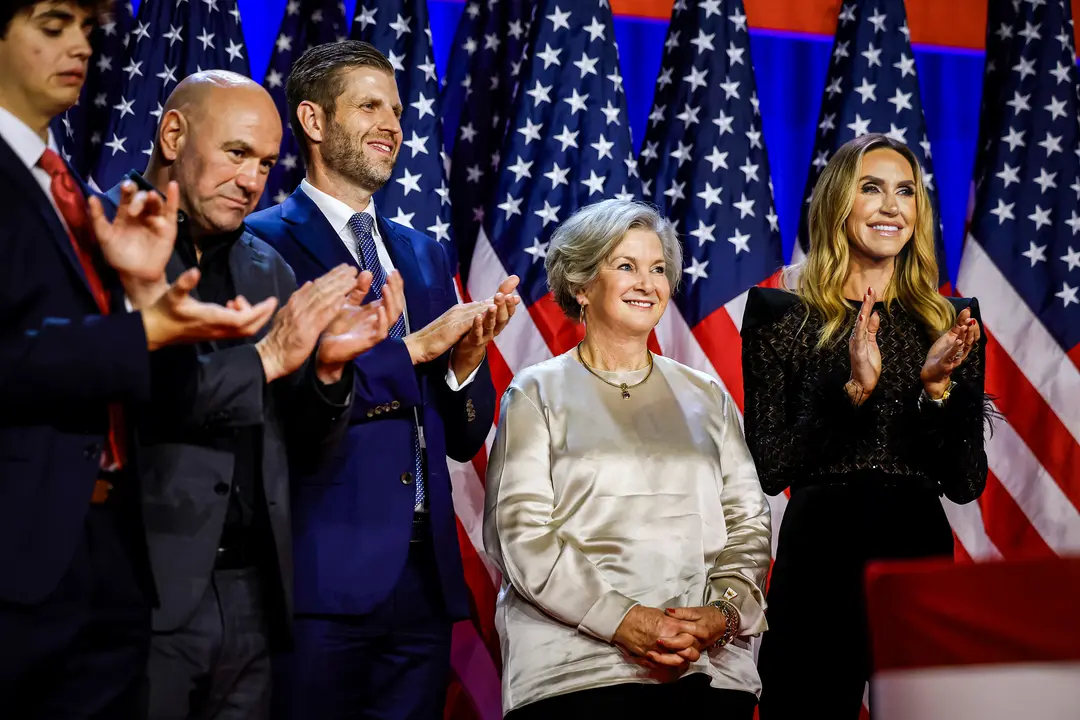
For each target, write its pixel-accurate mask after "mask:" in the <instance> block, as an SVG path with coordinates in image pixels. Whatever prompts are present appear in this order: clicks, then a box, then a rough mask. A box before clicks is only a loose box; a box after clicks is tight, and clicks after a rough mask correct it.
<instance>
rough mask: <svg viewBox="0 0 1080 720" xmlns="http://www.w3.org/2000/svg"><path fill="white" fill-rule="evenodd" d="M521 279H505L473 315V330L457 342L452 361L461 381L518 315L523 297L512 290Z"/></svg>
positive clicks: (515, 277) (471, 328) (514, 277)
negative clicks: (490, 344) (517, 310)
mask: <svg viewBox="0 0 1080 720" xmlns="http://www.w3.org/2000/svg"><path fill="white" fill-rule="evenodd" d="M519 282H520V278H518V276H517V275H511V276H510V277H508V278H506V279H505V280H503V281H502V284H501V285H499V289H498V290H497V291H496V293H495V295H494V296H493V297H491V298H488V299H487V300H485V301H484V307H483V311H482V312H479V313H477V315H476V317H474V318H473V322H472V326H471V327H470V328H469V331H468V332H467V333H465V335H464V336H463V337H462V338H461V339H460V340H458V342H457V344H456V345H455V346H454V354H453V356H452V358H451V362H452V367H453V370H454V374H455V375H456V376H457V378H458V381H459V382H460V381H462V380H464V379H465V378H467V377H468V376H469V374H470V373H471V372H472V371H473V370H475V369H476V366H477V365H479V364H480V363H481V361H483V359H484V353H485V352H487V345H488V343H490V342H491V341H492V340H494V339H495V338H496V337H498V336H499V333H501V332H502V331H503V328H505V327H506V324H507V323H509V322H510V318H512V317H514V311H515V310H516V309H517V306H518V304H519V303H520V302H521V298H520V297H519V296H517V295H511V293H512V292H514V290H515V289H516V288H517V286H518V283H519Z"/></svg>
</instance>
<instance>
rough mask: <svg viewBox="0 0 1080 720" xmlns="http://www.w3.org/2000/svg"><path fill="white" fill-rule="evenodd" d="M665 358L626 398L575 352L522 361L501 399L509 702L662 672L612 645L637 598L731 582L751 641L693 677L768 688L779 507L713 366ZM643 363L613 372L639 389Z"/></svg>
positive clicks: (489, 520) (696, 593)
mask: <svg viewBox="0 0 1080 720" xmlns="http://www.w3.org/2000/svg"><path fill="white" fill-rule="evenodd" d="M654 362H655V369H654V371H653V374H652V376H651V377H649V379H648V380H646V381H645V382H644V383H643V384H641V385H639V386H637V387H635V388H632V389H631V390H630V395H631V396H630V398H628V399H624V398H623V397H622V394H621V393H620V391H619V389H618V388H615V387H611V386H610V385H607V384H605V383H603V382H601V381H600V380H599V379H597V378H596V377H594V376H593V375H591V374H590V373H589V371H588V370H587V369H586V368H585V367H584V366H582V365H581V363H580V362H579V361H578V357H577V353H576V351H571V352H569V353H566V354H564V355H560V356H559V357H555V358H552V359H551V360H548V361H545V362H543V363H540V364H538V365H534V366H533V367H530V368H527V369H525V370H522V371H521V372H519V373H518V374H517V375H516V376H515V377H514V380H513V382H512V383H511V385H510V387H509V388H508V389H507V391H506V394H505V395H504V396H503V400H502V405H501V412H500V417H499V426H498V431H497V433H496V436H495V444H494V447H493V449H492V453H491V457H490V460H489V463H488V473H487V496H486V503H485V511H484V546H485V548H486V549H487V552H488V553H489V554H490V555H491V557H492V558H493V559H494V561H495V562H496V563H497V565H498V566H499V568H500V569H501V570H502V573H503V583H502V588H501V591H500V593H499V600H498V607H497V611H496V625H497V627H498V630H499V635H500V637H501V640H502V655H503V665H504V671H503V710H504V712H508V711H510V710H512V709H514V708H516V707H520V706H521V705H524V704H526V703H530V702H533V701H535V700H539V699H541V698H544V697H548V696H551V695H559V694H563V693H569V692H574V691H578V690H587V689H589V688H595V687H601V686H606V685H614V684H618V683H627V682H640V683H650V682H659V680H657V679H656V678H655V677H652V676H650V672H649V670H647V669H645V668H643V667H641V666H639V665H636V664H634V663H632V662H630V661H629V660H627V659H626V658H625V657H624V656H623V654H622V652H621V651H620V650H619V649H618V648H617V647H615V646H614V645H612V644H611V638H612V636H613V635H614V633H615V630H616V629H617V628H618V626H619V623H621V622H622V619H623V617H624V616H625V615H626V613H627V612H629V610H630V608H632V607H633V606H634V605H636V604H639V603H641V604H644V605H648V606H652V607H659V608H665V607H676V606H699V605H703V604H706V603H708V602H711V601H713V600H717V599H720V598H721V597H723V596H724V595H725V593H727V595H728V596H730V595H731V593H732V592H734V593H735V596H734V598H733V599H732V600H731V602H733V603H734V604H735V605H736V606H737V607H738V608H739V612H740V614H741V618H740V620H741V622H740V627H741V630H740V638H739V639H737V640H736V641H735V642H733V643H732V644H729V645H727V646H725V647H723V648H721V649H719V650H710V651H709V652H708V654H703V655H702V657H701V659H700V660H699V661H698V662H696V663H694V664H693V665H692V666H691V667H690V669H689V670H688V673H705V674H707V675H709V676H710V677H711V678H712V685H713V686H714V687H718V688H729V689H736V690H746V691H749V692H754V693H757V692H758V691H759V690H760V681H759V679H758V674H757V669H756V667H755V665H754V659H753V655H752V653H751V650H750V646H749V643H748V642H746V640H747V638H748V637H750V636H753V635H757V634H759V633H761V632H762V631H763V630H765V628H766V624H765V617H764V606H765V601H764V597H763V594H762V590H761V588H762V587H763V585H764V582H765V576H766V573H767V571H768V567H769V557H770V555H769V550H770V520H769V507H768V504H767V503H766V500H765V496H764V494H763V493H762V491H761V487H760V485H759V484H758V477H757V472H756V471H755V469H754V462H753V460H752V459H751V458H750V453H749V452H748V450H747V448H746V442H745V441H744V440H743V435H742V430H741V428H740V426H739V420H738V415H737V413H736V409H735V404H734V402H733V401H732V399H731V397H730V396H729V395H728V394H727V393H726V392H724V391H723V389H722V388H721V387H720V385H719V384H718V383H717V382H716V381H715V380H713V379H712V378H710V377H709V376H707V375H705V374H703V373H699V372H697V371H695V370H692V369H690V368H688V367H686V366H685V365H681V364H679V363H677V362H675V361H674V360H670V359H668V358H664V357H659V356H657V357H655V359H654ZM646 373H647V370H641V371H635V372H628V373H602V374H603V375H604V377H606V378H607V379H609V380H611V381H612V382H616V383H619V382H626V383H627V384H629V385H633V384H634V383H636V382H638V381H639V380H641V379H642V378H643V377H644V376H645V374H646ZM729 590H730V592H729Z"/></svg>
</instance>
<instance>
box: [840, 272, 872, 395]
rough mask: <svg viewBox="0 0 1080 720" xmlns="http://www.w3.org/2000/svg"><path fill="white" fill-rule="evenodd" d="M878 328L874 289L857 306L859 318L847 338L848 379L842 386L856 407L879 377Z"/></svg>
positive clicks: (868, 393) (869, 289)
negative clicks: (849, 372)
mask: <svg viewBox="0 0 1080 720" xmlns="http://www.w3.org/2000/svg"><path fill="white" fill-rule="evenodd" d="M879 327H881V318H879V317H878V314H877V311H876V310H874V288H867V290H866V294H865V295H863V302H862V305H861V306H860V307H859V317H858V319H857V320H856V321H855V327H854V328H852V330H851V335H850V336H849V337H848V353H849V355H850V356H851V379H849V380H848V381H847V383H846V384H845V385H844V390H845V391H846V392H847V394H848V397H849V398H851V402H852V403H854V404H855V405H862V404H863V403H864V402H866V400H867V398H869V397H870V393H872V392H873V391H874V388H875V387H877V383H878V378H880V377H881V348H879V347H878V344H877V332H878V328H879Z"/></svg>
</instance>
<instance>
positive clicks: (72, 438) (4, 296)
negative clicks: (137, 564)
mask: <svg viewBox="0 0 1080 720" xmlns="http://www.w3.org/2000/svg"><path fill="white" fill-rule="evenodd" d="M0 186H2V187H3V188H4V192H3V193H0V217H3V218H4V222H3V223H0V601H6V602H17V603H26V604H34V603H38V602H41V601H42V600H44V599H45V598H46V597H47V596H48V595H49V593H51V592H52V591H53V589H54V588H55V587H56V585H57V583H58V582H59V581H60V578H61V577H62V576H63V575H64V573H65V572H66V570H67V569H68V566H69V565H70V563H71V559H72V556H73V554H74V552H75V548H76V546H77V545H78V543H79V541H80V538H81V537H82V533H83V526H84V521H85V518H86V513H87V510H88V508H89V507H90V496H91V494H92V493H93V489H94V479H95V478H96V477H97V473H98V467H99V463H100V458H101V450H102V445H103V443H104V442H105V435H106V433H107V431H108V425H109V421H108V405H109V403H111V402H116V401H120V402H127V401H137V400H145V399H146V398H147V397H148V396H149V393H150V361H149V353H148V351H147V347H146V334H145V332H144V330H143V324H142V316H141V315H140V314H138V313H127V312H123V306H122V298H123V296H122V294H121V293H122V291H121V289H120V288H119V286H118V284H117V283H116V280H115V277H112V276H110V275H108V274H106V275H105V276H103V281H104V282H105V283H106V286H107V287H110V288H111V289H112V290H113V300H114V307H118V308H119V311H118V312H114V313H113V314H111V315H109V316H105V317H103V316H101V315H100V314H99V311H98V307H97V305H96V304H95V303H94V298H93V295H92V294H91V292H90V288H89V286H88V285H87V283H86V276H85V274H84V273H83V269H82V266H81V265H80V264H79V260H78V258H77V257H76V255H75V251H74V249H73V248H72V247H71V241H70V240H69V239H68V235H67V231H66V230H65V229H64V226H63V224H62V223H61V222H60V218H59V217H58V216H57V214H56V210H55V209H54V208H53V206H52V204H51V203H50V202H49V198H48V196H47V195H46V194H45V192H44V191H43V190H42V188H41V186H40V185H38V183H37V181H36V180H35V179H34V176H33V175H32V174H31V173H30V171H29V170H28V169H27V168H26V166H25V165H23V163H22V161H21V160H19V158H18V157H17V156H16V155H15V153H14V152H13V151H12V150H11V148H10V147H9V146H8V145H7V143H6V142H4V141H3V140H2V139H0ZM117 301H119V303H120V304H119V305H117V304H116V303H117ZM133 525H137V523H133ZM139 534H140V535H141V532H140V533H139ZM134 537H135V536H134V535H133V538H134ZM133 542H134V540H133Z"/></svg>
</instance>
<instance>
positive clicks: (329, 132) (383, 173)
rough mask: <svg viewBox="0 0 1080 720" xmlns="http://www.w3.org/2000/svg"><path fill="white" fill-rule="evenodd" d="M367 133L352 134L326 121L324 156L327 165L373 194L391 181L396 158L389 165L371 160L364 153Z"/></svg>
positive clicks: (332, 122) (331, 121)
mask: <svg viewBox="0 0 1080 720" xmlns="http://www.w3.org/2000/svg"><path fill="white" fill-rule="evenodd" d="M364 142H365V136H361V137H356V136H354V135H351V134H349V133H348V132H347V131H346V130H345V128H343V127H341V126H340V125H338V124H337V123H335V122H334V121H333V120H330V122H329V123H327V127H326V139H325V140H324V141H323V145H324V148H323V158H324V160H325V162H326V164H327V166H328V167H329V168H330V169H331V170H333V171H334V172H336V173H338V174H339V175H341V176H343V177H345V178H347V179H348V180H349V181H350V182H351V183H352V184H354V185H356V186H358V187H362V188H364V189H365V190H367V191H368V192H371V193H374V192H376V191H378V190H379V189H381V188H382V186H383V185H385V184H386V183H388V182H389V181H390V176H391V175H392V174H393V172H394V163H393V161H391V162H389V163H388V164H387V165H386V166H380V164H377V163H373V162H371V161H370V160H369V159H368V158H367V156H366V155H365V154H364Z"/></svg>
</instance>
